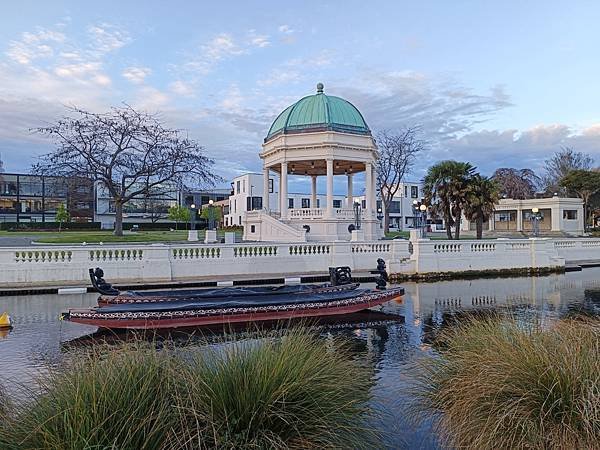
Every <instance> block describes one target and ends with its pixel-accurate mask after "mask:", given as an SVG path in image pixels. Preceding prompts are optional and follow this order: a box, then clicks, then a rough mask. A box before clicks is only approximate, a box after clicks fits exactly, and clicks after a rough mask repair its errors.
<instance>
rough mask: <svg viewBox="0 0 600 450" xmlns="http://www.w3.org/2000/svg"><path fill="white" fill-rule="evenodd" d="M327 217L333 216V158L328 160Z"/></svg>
mask: <svg viewBox="0 0 600 450" xmlns="http://www.w3.org/2000/svg"><path fill="white" fill-rule="evenodd" d="M326 209H327V217H328V218H330V219H331V218H332V217H333V159H328V160H327V208H326Z"/></svg>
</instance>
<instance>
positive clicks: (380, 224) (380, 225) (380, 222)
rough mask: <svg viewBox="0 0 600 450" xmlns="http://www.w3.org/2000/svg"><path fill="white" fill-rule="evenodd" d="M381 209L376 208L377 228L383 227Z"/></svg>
mask: <svg viewBox="0 0 600 450" xmlns="http://www.w3.org/2000/svg"><path fill="white" fill-rule="evenodd" d="M381 219H383V211H382V209H381V208H377V220H379V228H383V222H382V220H381Z"/></svg>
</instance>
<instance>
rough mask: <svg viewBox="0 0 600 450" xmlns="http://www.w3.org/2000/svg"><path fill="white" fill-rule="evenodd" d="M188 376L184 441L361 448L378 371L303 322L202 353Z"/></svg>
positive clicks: (198, 444)
mask: <svg viewBox="0 0 600 450" xmlns="http://www.w3.org/2000/svg"><path fill="white" fill-rule="evenodd" d="M191 367H192V368H191V370H189V371H187V372H186V378H185V379H183V381H184V383H185V385H186V386H187V387H188V391H187V392H186V393H185V395H184V397H183V403H182V406H183V415H182V418H183V419H184V420H185V423H184V424H183V425H182V426H181V429H183V430H186V431H189V432H190V433H187V434H185V435H184V436H183V437H184V440H183V441H182V440H180V443H181V445H182V446H183V447H186V448H198V447H202V446H204V445H205V444H207V443H209V444H210V445H209V446H210V447H214V448H288V447H293V448H351V447H352V448H360V447H365V448H368V447H370V445H369V444H370V443H371V440H372V439H374V438H375V435H374V434H373V433H372V432H371V431H370V430H369V429H367V428H365V426H364V425H363V423H362V422H361V418H362V419H364V418H365V413H366V412H367V411H366V407H365V405H366V402H367V400H368V397H369V395H368V392H369V387H370V384H371V381H370V379H371V372H370V370H368V369H367V368H365V367H361V366H360V365H358V364H356V363H355V362H353V361H352V358H351V356H350V355H349V354H348V352H347V351H346V350H344V349H343V348H341V347H340V346H339V345H338V344H336V343H335V342H333V343H332V346H331V347H330V348H328V347H327V346H326V344H325V343H324V342H323V341H322V340H320V339H319V338H318V337H316V336H314V335H311V334H307V333H306V332H305V331H301V330H300V329H295V330H292V331H290V332H288V333H287V334H286V335H284V336H283V337H282V338H281V339H266V340H263V341H262V343H261V344H260V345H252V343H246V344H245V345H239V344H238V345H232V346H229V347H228V348H227V349H226V350H225V351H213V352H210V353H203V354H199V355H198V356H197V358H196V359H195V360H194V361H193V362H192V366H191Z"/></svg>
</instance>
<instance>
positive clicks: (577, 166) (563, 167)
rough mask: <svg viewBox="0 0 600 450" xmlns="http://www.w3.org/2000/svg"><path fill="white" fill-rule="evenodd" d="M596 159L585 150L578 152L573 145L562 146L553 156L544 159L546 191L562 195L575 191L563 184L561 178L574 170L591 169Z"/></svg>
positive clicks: (571, 193) (572, 193)
mask: <svg viewBox="0 0 600 450" xmlns="http://www.w3.org/2000/svg"><path fill="white" fill-rule="evenodd" d="M593 164H594V159H593V158H592V157H591V156H590V155H588V154H587V153H583V152H576V151H575V150H573V149H572V148H571V147H561V149H560V151H558V152H556V153H554V155H552V157H551V158H549V159H547V160H546V161H544V169H545V171H546V173H545V174H544V177H543V181H544V188H545V189H546V192H550V193H553V192H558V193H560V194H562V195H574V194H575V193H574V192H572V191H569V189H568V188H567V187H565V186H563V185H561V180H562V179H563V178H564V177H566V176H567V175H568V174H569V172H571V171H573V170H590V169H591V168H592V166H593Z"/></svg>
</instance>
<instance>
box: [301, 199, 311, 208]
mask: <svg viewBox="0 0 600 450" xmlns="http://www.w3.org/2000/svg"><path fill="white" fill-rule="evenodd" d="M302 207H303V208H310V198H303V199H302Z"/></svg>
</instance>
